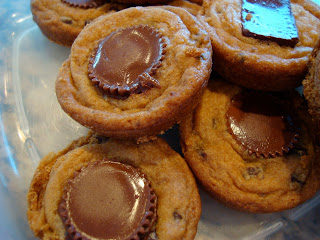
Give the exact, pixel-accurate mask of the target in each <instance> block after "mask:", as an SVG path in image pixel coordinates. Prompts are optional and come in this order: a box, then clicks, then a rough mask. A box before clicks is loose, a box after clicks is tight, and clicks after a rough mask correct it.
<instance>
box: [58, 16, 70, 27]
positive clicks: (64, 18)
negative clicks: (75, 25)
mask: <svg viewBox="0 0 320 240" xmlns="http://www.w3.org/2000/svg"><path fill="white" fill-rule="evenodd" d="M60 20H61V22H63V23H65V24H69V25H71V24H72V19H71V18H69V17H61V18H60Z"/></svg>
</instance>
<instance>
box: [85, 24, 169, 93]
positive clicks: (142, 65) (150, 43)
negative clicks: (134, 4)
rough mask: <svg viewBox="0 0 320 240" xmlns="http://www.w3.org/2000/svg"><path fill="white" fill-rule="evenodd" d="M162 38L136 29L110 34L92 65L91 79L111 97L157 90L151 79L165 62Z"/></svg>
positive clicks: (97, 52)
mask: <svg viewBox="0 0 320 240" xmlns="http://www.w3.org/2000/svg"><path fill="white" fill-rule="evenodd" d="M162 53H163V49H162V43H161V37H160V36H159V34H158V33H157V32H156V31H155V30H153V29H152V28H150V27H146V26H136V27H130V28H126V29H122V30H119V31H116V32H113V33H111V34H110V35H109V36H107V37H106V38H104V39H103V40H102V41H101V42H100V43H99V46H98V48H97V49H96V51H95V53H94V54H93V55H92V57H91V59H90V63H89V77H90V78H91V79H92V81H93V82H95V83H97V84H99V86H100V87H102V88H103V89H104V90H105V91H106V92H107V93H109V95H111V96H112V95H113V96H115V95H117V94H120V95H126V94H130V93H141V92H143V91H144V90H146V89H148V88H151V87H154V86H157V87H159V83H158V81H157V80H155V79H154V78H152V77H151V75H152V74H154V72H155V69H156V68H157V67H158V66H159V65H160V60H161V59H162Z"/></svg>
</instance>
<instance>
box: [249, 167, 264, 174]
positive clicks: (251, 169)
mask: <svg viewBox="0 0 320 240" xmlns="http://www.w3.org/2000/svg"><path fill="white" fill-rule="evenodd" d="M247 172H248V174H249V175H258V173H260V172H261V168H259V167H249V168H247Z"/></svg>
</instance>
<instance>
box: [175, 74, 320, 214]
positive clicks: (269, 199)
mask: <svg viewBox="0 0 320 240" xmlns="http://www.w3.org/2000/svg"><path fill="white" fill-rule="evenodd" d="M242 91H244V89H242V88H240V87H237V86H233V85H230V84H227V83H224V82H222V81H219V80H215V81H213V82H210V83H209V86H208V89H207V90H206V91H205V93H204V96H203V98H202V101H201V102H200V103H199V105H198V107H197V108H196V109H195V111H194V112H193V114H190V116H189V117H188V118H187V119H186V120H184V121H183V122H182V123H181V125H180V133H181V145H182V150H183V152H184V156H185V159H186V161H187V162H188V164H189V166H190V168H191V169H192V171H193V172H194V174H195V176H196V177H197V178H198V179H199V180H200V182H201V183H202V184H203V186H204V187H205V189H206V190H207V191H208V192H209V193H211V194H212V195H213V196H214V197H215V198H217V199H218V200H220V201H221V202H223V203H224V204H226V205H228V206H231V207H234V208H237V209H240V210H244V211H249V212H275V211H281V210H285V209H289V208H293V207H295V206H297V205H298V204H301V203H303V202H304V201H306V200H308V199H310V198H311V197H312V196H313V195H314V194H315V193H316V191H318V190H319V188H320V159H319V156H320V155H319V151H318V148H317V147H316V145H315V143H314V138H313V137H312V136H313V129H312V128H311V126H312V124H311V119H310V117H308V116H309V115H308V113H307V110H306V107H305V104H304V103H303V101H302V99H301V98H300V97H299V96H297V95H295V94H294V97H293V98H289V99H287V100H285V99H284V101H285V103H287V104H288V105H287V106H292V108H293V110H294V113H295V114H294V116H295V117H296V119H295V120H296V122H298V123H299V124H298V125H297V126H299V127H300V129H301V130H300V131H299V134H300V137H299V138H298V142H297V143H295V144H294V148H293V149H291V150H290V151H289V152H288V153H286V154H285V153H284V155H282V156H280V155H279V154H277V155H276V157H269V158H264V157H262V156H260V157H256V155H255V154H251V155H250V153H249V152H248V150H246V149H245V148H244V147H242V146H241V145H240V144H239V143H238V142H237V141H236V140H235V139H234V138H233V137H232V135H231V134H230V132H229V130H228V127H227V117H226V112H227V109H228V107H229V105H230V104H231V99H232V98H233V97H234V96H236V95H237V94H238V93H240V92H242ZM267 101H268V99H267ZM263 107H264V106H263ZM263 107H262V108H263ZM272 141H276V139H272Z"/></svg>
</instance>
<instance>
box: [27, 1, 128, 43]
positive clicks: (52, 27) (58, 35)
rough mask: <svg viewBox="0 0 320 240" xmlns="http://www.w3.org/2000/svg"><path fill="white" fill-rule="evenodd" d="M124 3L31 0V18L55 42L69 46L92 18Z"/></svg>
mask: <svg viewBox="0 0 320 240" xmlns="http://www.w3.org/2000/svg"><path fill="white" fill-rule="evenodd" d="M125 7H127V6H126V5H122V4H117V3H110V2H107V3H105V4H103V5H101V6H99V7H97V8H87V9H85V8H81V7H75V6H70V5H69V4H67V3H64V2H62V0H32V1H31V12H32V15H33V20H34V21H35V23H36V24H37V25H38V26H39V28H40V30H41V31H42V33H43V34H44V35H45V36H46V37H47V38H49V39H50V40H52V41H53V42H55V43H58V44H61V45H64V46H71V45H72V43H73V41H74V39H75V38H76V37H77V36H78V34H79V33H80V31H81V30H82V29H83V28H84V27H85V26H86V25H87V24H89V23H90V22H91V21H92V20H93V19H95V18H97V17H99V16H101V15H103V14H107V13H112V12H116V11H119V10H121V9H124V8H125Z"/></svg>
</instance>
